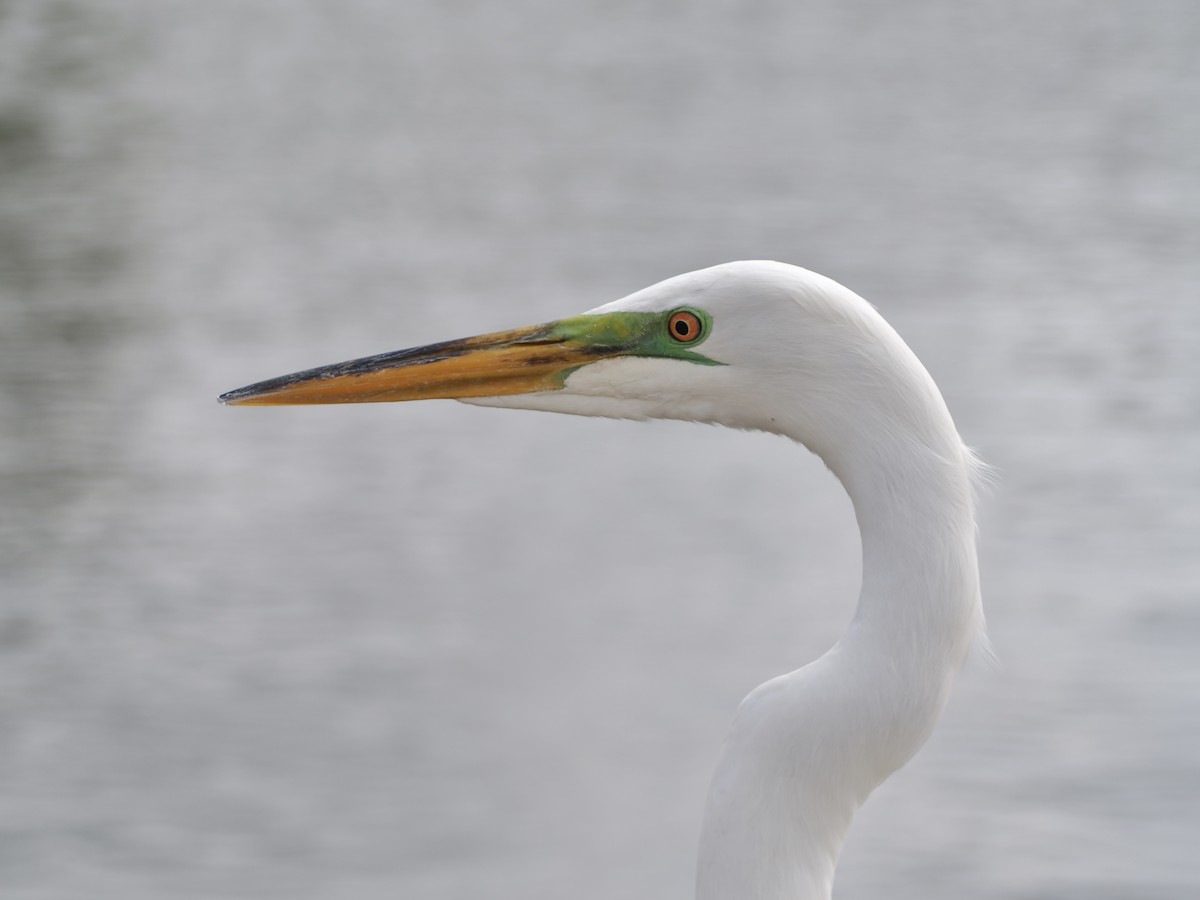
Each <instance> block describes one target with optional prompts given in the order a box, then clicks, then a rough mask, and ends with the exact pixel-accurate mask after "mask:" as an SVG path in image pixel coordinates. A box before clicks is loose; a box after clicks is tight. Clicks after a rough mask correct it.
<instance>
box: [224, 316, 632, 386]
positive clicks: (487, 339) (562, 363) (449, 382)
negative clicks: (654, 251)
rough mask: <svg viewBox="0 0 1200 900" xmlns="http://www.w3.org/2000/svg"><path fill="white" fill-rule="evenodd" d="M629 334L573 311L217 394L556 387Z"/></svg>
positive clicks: (623, 346) (621, 346)
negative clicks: (534, 322) (539, 322)
mask: <svg viewBox="0 0 1200 900" xmlns="http://www.w3.org/2000/svg"><path fill="white" fill-rule="evenodd" d="M634 330H635V331H636V329H634ZM630 337H631V335H630V333H629V328H628V327H627V326H626V325H625V324H623V322H622V321H620V320H619V319H618V318H617V317H611V316H576V317H574V318H570V319H563V320H561V321H558V322H551V323H549V324H547V325H538V326H534V327H532V328H518V329H515V330H513V331H499V332H496V333H494V334H484V335H480V336H478V337H469V338H463V339H461V340H457V341H447V342H445V343H441V344H430V345H428V346H426V347H416V348H413V349H411V350H397V351H394V352H392V353H382V354H380V355H378V356H368V357H364V358H363V359H355V360H350V361H349V362H343V363H335V364H333V365H330V366H322V367H320V368H317V369H308V370H306V371H303V372H296V373H294V374H291V375H283V376H281V377H279V378H272V379H270V380H268V381H260V382H259V383H257V384H252V385H249V386H248V387H244V388H238V389H237V390H236V391H230V392H229V393H227V394H222V395H221V398H220V399H221V401H222V402H223V403H229V404H232V405H236V406H291V405H300V404H314V403H378V402H385V401H390V400H433V399H454V398H460V397H463V398H465V397H497V396H503V395H507V394H528V393H535V392H540V391H556V390H559V389H561V388H562V386H563V383H564V382H565V381H566V379H567V376H568V375H570V374H571V373H572V372H574V371H575V370H576V369H578V368H579V367H580V366H583V365H587V364H588V363H591V362H596V361H597V360H599V359H604V358H606V357H611V356H620V355H623V354H624V353H626V352H627V348H628V346H629V339H630Z"/></svg>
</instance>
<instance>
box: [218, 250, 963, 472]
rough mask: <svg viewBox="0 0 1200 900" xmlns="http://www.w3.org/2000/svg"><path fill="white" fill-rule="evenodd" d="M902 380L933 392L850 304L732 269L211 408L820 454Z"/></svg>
mask: <svg viewBox="0 0 1200 900" xmlns="http://www.w3.org/2000/svg"><path fill="white" fill-rule="evenodd" d="M897 363H899V364H900V365H899V367H898V366H897ZM906 370H908V371H906ZM898 372H900V373H901V374H902V375H904V376H905V377H904V378H901V379H900V380H901V381H902V382H906V383H907V387H908V388H911V387H912V383H913V382H914V379H915V382H917V383H920V384H922V385H923V384H924V382H928V387H929V388H931V389H932V390H933V392H934V394H935V395H936V388H933V387H932V381H931V380H929V377H928V375H927V374H925V372H924V369H923V368H922V367H921V366H920V363H919V362H917V360H916V357H915V356H913V355H912V354H911V352H910V351H909V350H908V348H907V347H906V346H905V345H904V343H903V342H902V341H901V340H900V338H899V337H898V336H896V334H895V332H894V331H892V329H891V328H890V327H889V326H888V325H887V324H886V322H884V320H883V319H882V318H881V317H880V316H879V315H878V314H877V313H876V312H875V311H874V309H873V308H872V307H871V306H870V305H869V304H868V303H866V301H864V300H862V299H861V298H860V297H858V296H857V295H856V294H854V293H852V292H851V291H849V290H847V289H846V288H844V287H842V286H841V285H839V284H837V283H836V282H834V281H832V280H830V279H828V278H825V277H824V276H821V275H817V274H816V273H813V272H809V271H808V270H806V269H801V268H797V267H795V266H790V265H786V264H783V263H776V262H735V263H727V264H725V265H720V266H714V267H712V268H709V269H702V270H700V271H696V272H689V273H687V274H684V275H679V276H676V277H674V278H670V279H668V280H666V281H663V282H660V283H658V284H655V285H652V286H650V287H648V288H645V289H644V290H641V291H638V292H637V293H634V294H631V295H629V296H628V297H625V298H623V299H621V300H617V301H616V302H614V303H610V304H607V305H606V306H601V307H598V308H597V309H594V310H591V311H590V312H587V313H584V314H583V315H579V316H573V317H571V318H567V319H561V320H559V321H556V322H550V323H547V324H545V325H539V326H534V327H530V328H520V329H515V330H512V331H505V332H497V333H494V334H487V335H482V336H479V337H473V338H465V339H462V340H457V341H449V342H446V343H442V344H433V345H429V346H426V347H418V348H415V349H412V350H401V351H397V352H393V353H384V354H381V355H379V356H373V357H367V358H364V359H357V360H352V361H350V362H345V363H338V364H335V365H331V366H324V367H321V368H317V369H310V370H308V371H304V372H298V373H295V374H293V375H285V376H283V377H281V378H275V379H272V380H270V381H264V382H260V383H258V384H254V385H250V386H249V387H245V388H241V389H239V390H236V391H231V392H230V393H228V394H225V395H223V396H222V398H221V399H222V400H223V401H225V402H226V403H231V404H238V405H291V404H311V403H353V402H378V401H389V400H420V399H434V398H454V399H459V400H463V401H465V402H469V403H475V404H480V405H487V406H505V407H513V408H520V409H540V410H548V411H553V412H562V413H573V414H576V415H592V416H606V417H610V418H629V419H648V418H660V419H685V420H691V421H700V422H713V423H720V424H724V425H729V426H732V427H735V428H747V429H760V430H765V431H774V432H780V433H785V434H789V435H791V436H793V437H796V438H797V439H799V440H801V441H803V442H804V443H806V444H808V445H809V446H810V447H811V448H812V449H814V450H816V451H817V452H819V453H821V454H822V455H823V456H824V455H826V454H825V452H823V451H824V449H825V447H824V445H825V444H829V443H830V441H831V440H832V439H835V438H844V437H846V436H847V435H845V434H844V433H842V432H844V431H845V430H846V428H854V427H855V426H854V423H855V422H859V423H861V422H862V421H863V420H864V418H870V417H871V416H872V415H873V414H874V411H875V410H878V411H879V412H880V413H881V414H882V412H883V411H884V410H886V409H890V408H893V407H894V405H895V404H894V403H892V401H893V400H894V399H895V397H894V396H893V395H894V394H895V392H896V390H897V383H896V382H897V373H898ZM910 375H911V377H909V376H910ZM902 387H903V385H902ZM938 401H940V396H938ZM889 414H890V413H889Z"/></svg>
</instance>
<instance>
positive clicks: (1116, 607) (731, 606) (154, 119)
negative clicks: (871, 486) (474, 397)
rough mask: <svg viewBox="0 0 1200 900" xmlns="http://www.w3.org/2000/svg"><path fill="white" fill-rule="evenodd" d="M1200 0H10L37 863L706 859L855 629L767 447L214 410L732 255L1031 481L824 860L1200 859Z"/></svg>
mask: <svg viewBox="0 0 1200 900" xmlns="http://www.w3.org/2000/svg"><path fill="white" fill-rule="evenodd" d="M1198 48H1200V6H1197V5H1196V4H1193V3H1188V2H1149V3H1141V2H1133V0H1130V2H1111V0H1098V2H1057V0H1056V2H1047V3H1005V4H987V5H982V4H962V3H958V2H953V0H941V2H914V3H903V4H893V3H887V2H883V0H878V2H833V0H828V2H817V3H790V2H777V0H768V2H761V3H749V2H731V0H706V2H694V3H685V2H667V0H663V2H655V3H647V4H638V3H631V2H604V0H584V2H574V3H563V2H552V0H515V2H510V3H479V2H465V0H464V2H446V0H440V2H439V0H404V2H386V0H340V2H337V3H333V2H320V0H293V2H288V3H281V2H271V0H237V2H230V0H208V2H204V3H184V2H179V0H120V2H118V0H89V2H83V0H25V2H22V0H8V2H4V3H0V304H2V305H0V384H2V386H3V391H2V392H0V414H2V422H3V426H2V429H0V476H2V478H3V488H2V491H3V493H2V509H3V513H2V515H0V593H2V597H0V654H2V655H0V666H2V669H0V717H2V719H0V895H2V896H3V897H5V898H11V900H74V898H81V897H87V898H89V900H102V898H114V900H115V898H119V900H150V898H156V900H157V898H163V897H169V898H173V900H188V898H247V900H250V898H271V897H288V898H297V900H299V898H304V900H308V898H340V900H358V898H364V900H366V898H385V897H387V898H392V897H406V898H408V897H412V898H433V900H442V898H467V897H470V898H509V897H522V898H545V900H551V898H563V897H571V898H573V900H593V898H596V900H599V898H643V897H654V898H687V897H690V895H691V890H692V872H693V865H694V853H695V843H696V837H697V833H698V828H699V818H700V812H701V807H702V803H703V798H704V793H705V790H706V787H707V781H708V778H709V774H710V771H711V769H712V766H713V763H714V761H715V758H716V753H717V749H718V746H719V744H720V741H721V739H722V737H723V734H724V731H725V728H726V726H727V724H728V721H729V719H730V717H731V715H732V712H733V710H734V708H735V706H736V704H737V702H738V701H739V699H740V698H741V697H742V696H743V695H744V694H745V693H746V692H747V691H749V690H750V689H751V688H752V687H754V686H755V685H756V684H758V683H759V682H761V681H763V680H765V679H767V678H768V677H771V676H773V675H775V674H778V673H780V672H783V671H786V670H789V669H792V668H795V667H797V666H798V665H800V664H802V663H804V662H806V661H808V660H810V659H812V658H814V657H815V656H817V655H819V654H820V653H821V652H823V651H824V650H825V649H826V648H827V647H828V646H829V645H830V644H831V643H832V642H833V641H834V640H836V638H837V636H838V634H839V632H840V629H841V628H842V627H843V626H844V624H845V623H846V621H847V620H848V618H849V615H850V613H851V610H852V608H853V602H854V598H855V596H856V590H857V568H856V567H857V565H858V552H859V551H858V543H857V534H856V531H855V528H854V522H853V516H852V514H851V510H850V508H849V504H848V502H847V501H846V500H845V498H844V496H843V495H842V493H841V490H840V488H839V487H838V485H837V484H836V483H835V482H834V480H833V479H832V477H831V476H829V475H828V473H826V472H825V471H824V470H823V468H822V467H821V465H820V464H819V463H818V462H817V461H816V460H815V459H813V458H812V457H811V456H809V455H808V454H807V453H805V452H804V451H802V450H799V449H797V448H796V447H794V446H791V445H789V444H788V443H787V442H785V441H783V440H780V439H778V438H770V437H766V436H762V435H746V434H736V433H731V432H724V431H721V430H717V429H711V428H703V427H700V426H688V425H684V424H664V423H658V424H653V425H641V424H632V423H617V422H607V421H599V420H584V419H572V418H569V417H555V416H549V415H544V414H536V413H516V412H509V411H499V410H483V409H476V408H469V407H465V406H461V405H458V404H455V403H451V402H445V403H429V404H415V405H412V406H387V405H380V406H363V407H333V408H312V409H284V410H271V409H266V410H254V409H251V410H245V409H228V408H223V407H220V406H218V404H217V403H216V402H215V398H216V395H217V394H218V393H220V392H222V391H225V390H228V389H231V388H234V387H237V386H240V385H242V384H245V383H248V382H251V381H255V380H259V379H261V378H264V377H268V376H272V375H276V374H280V373H283V372H287V371H292V370H294V369H298V368H305V367H308V366H312V365H316V364H321V363H326V362H332V361H335V360H339V359H345V358H349V357H354V356H359V355H364V354H368V353H373V352H377V351H382V350H389V349H395V348H398V347H402V346H409V345H413V344H418V343H423V342H426V341H431V340H437V339H444V338H450V337H458V336H462V335H466V334H473V333H478V332H482V331H489V330H493V329H498V328H502V327H507V326H513V325H519V324H527V323H534V322H540V321H545V320H548V319H552V318H557V317H559V316H561V315H565V314H569V313H572V312H576V311H580V310H583V309H587V308H590V307H592V306H595V305H598V304H600V303H602V302H606V301H608V300H611V299H615V298H617V297H619V296H622V295H624V294H626V293H629V292H630V291H633V290H635V289H637V288H640V287H642V286H644V285H646V284H649V283H651V282H653V281H657V280H659V279H661V278H664V277H667V276H670V275H673V274H675V273H678V272H682V271H685V270H688V269H693V268H699V267H702V266H706V265H710V264H713V263H717V262H722V261H726V260H730V259H738V258H776V259H781V260H786V261H789V262H795V263H798V264H801V265H804V266H807V267H809V268H813V269H816V270H818V271H821V272H824V273H826V274H828V275H831V276H833V277H835V278H837V279H839V280H841V281H843V282H844V283H846V284H847V285H849V286H850V287H852V288H854V289H855V290H857V291H858V292H859V293H861V294H863V295H864V296H866V297H867V298H868V299H870V300H872V301H873V302H875V303H876V304H877V305H878V306H879V307H880V308H881V309H882V311H883V312H884V314H885V315H886V316H887V318H888V319H889V320H890V321H891V322H892V323H893V324H894V325H896V327H897V328H898V329H899V331H900V332H901V333H902V334H903V335H904V336H905V337H906V339H907V340H908V341H909V343H910V344H911V345H912V346H913V348H914V349H915V350H916V351H917V353H918V355H920V356H921V357H922V359H923V360H924V361H925V363H926V364H927V366H928V367H929V369H930V370H931V371H932V373H933V375H934V377H935V378H936V379H937V380H938V381H939V383H940V384H941V386H942V389H943V391H944V393H945V394H946V396H947V399H948V402H949V404H950V407H951V409H952V410H953V411H954V413H955V416H956V419H957V421H958V423H959V426H960V429H961V430H962V432H963V434H964V435H965V436H966V438H967V439H968V441H969V442H970V443H971V444H973V445H974V446H976V447H977V448H978V449H979V450H980V451H981V452H982V454H983V455H984V456H985V457H986V458H987V459H988V460H990V461H991V462H992V463H993V464H995V465H996V466H997V467H998V468H999V470H1000V473H1001V482H1000V485H999V488H998V489H997V491H996V492H995V494H994V496H993V497H992V498H991V499H990V500H989V502H988V503H987V506H986V510H985V513H984V518H983V523H982V553H983V561H984V566H985V571H984V584H985V601H986V605H987V609H988V615H989V619H990V624H991V632H992V637H993V640H994V643H995V645H996V648H997V651H998V653H999V656H1000V658H1001V661H1002V665H1001V667H1000V668H999V669H998V670H997V671H994V672H989V671H987V670H986V669H984V668H978V667H977V668H974V669H972V670H970V671H968V672H967V673H966V675H965V677H964V679H963V681H962V683H961V684H960V685H959V689H958V690H957V692H956V695H955V697H954V700H953V701H952V704H951V707H950V709H949V711H948V714H947V716H946V718H945V719H944V721H943V722H942V724H941V726H940V728H939V730H938V731H937V733H936V734H935V736H934V737H933V739H932V740H931V742H930V744H929V745H928V746H927V747H926V749H925V750H924V752H923V753H922V754H921V755H919V756H918V757H917V759H916V760H915V761H914V762H913V763H912V764H910V765H909V766H908V767H907V768H906V769H904V770H903V771H902V772H900V773H898V774H897V775H896V776H895V777H893V778H892V779H891V781H889V782H888V783H887V784H886V785H885V786H884V787H883V788H881V789H880V790H879V791H877V792H876V794H875V795H874V796H873V797H872V799H871V800H870V802H869V803H868V804H867V806H866V807H865V808H864V810H863V811H862V813H861V815H860V816H859V819H858V821H857V822H856V825H855V827H854V829H853V830H852V833H851V837H850V841H849V844H848V846H847V848H846V852H845V854H844V857H843V861H842V866H841V869H840V871H839V876H838V884H837V890H836V893H837V896H839V897H840V898H843V900H848V898H864V900H865V898H874V897H889V898H893V900H906V898H914V900H915V898H924V900H934V898H961V897H972V898H980V900H987V898H1022V900H1035V898H1037V900H1041V898H1046V900H1050V898H1055V900H1064V898H1065V900H1070V898H1089V900H1109V898H1114V900H1115V898H1138V900H1164V898H1171V900H1186V898H1194V897H1197V896H1200V856H1198V854H1197V852H1196V848H1197V847H1198V846H1200V817H1198V816H1197V812H1196V810H1197V809H1200V653H1198V651H1197V647H1198V646H1200V552H1198V550H1200V548H1198V543H1200V542H1198V538H1200V466H1198V464H1197V460H1200V352H1198V351H1200V297H1198V296H1197V286H1198V285H1200V50H1198Z"/></svg>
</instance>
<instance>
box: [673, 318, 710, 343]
mask: <svg viewBox="0 0 1200 900" xmlns="http://www.w3.org/2000/svg"><path fill="white" fill-rule="evenodd" d="M701 327H702V326H701V325H700V318H699V316H697V315H696V314H695V313H690V312H687V311H685V310H680V311H679V312H677V313H672V315H671V318H670V319H668V320H667V331H669V332H671V337H673V338H675V340H677V341H679V342H680V343H681V344H690V343H691V342H692V341H694V340H696V339H697V338H698V337H700V329H701Z"/></svg>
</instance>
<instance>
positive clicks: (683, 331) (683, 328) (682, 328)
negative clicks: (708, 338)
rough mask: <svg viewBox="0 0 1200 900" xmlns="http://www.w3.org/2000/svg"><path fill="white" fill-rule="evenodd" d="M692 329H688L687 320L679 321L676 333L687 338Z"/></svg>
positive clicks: (676, 324) (676, 323) (676, 325)
mask: <svg viewBox="0 0 1200 900" xmlns="http://www.w3.org/2000/svg"><path fill="white" fill-rule="evenodd" d="M691 330H692V329H691V328H690V327H688V323H687V319H677V320H676V322H675V333H676V334H677V335H679V336H680V337H687V336H688V332H689V331H691Z"/></svg>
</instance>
